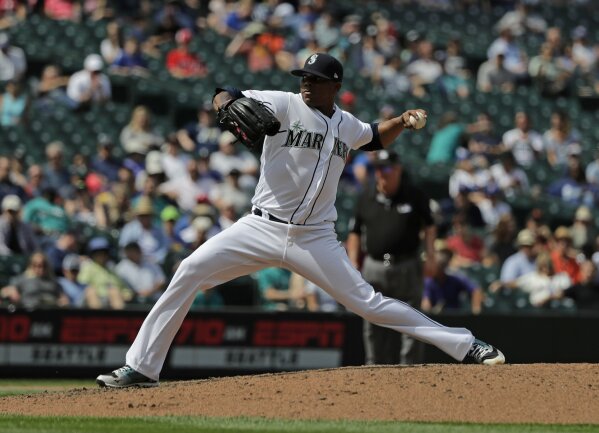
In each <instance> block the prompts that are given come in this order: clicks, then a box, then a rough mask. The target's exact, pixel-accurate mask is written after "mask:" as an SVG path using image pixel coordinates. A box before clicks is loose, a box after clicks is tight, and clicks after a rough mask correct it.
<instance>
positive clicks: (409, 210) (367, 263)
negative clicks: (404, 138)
mask: <svg viewBox="0 0 599 433" xmlns="http://www.w3.org/2000/svg"><path fill="white" fill-rule="evenodd" d="M373 165H374V168H375V172H374V177H375V181H376V182H375V185H374V186H373V187H371V188H369V189H366V190H365V191H364V192H363V193H362V194H361V196H360V197H359V198H358V202H357V206H356V211H355V215H354V218H353V219H352V222H351V224H350V233H349V236H348V239H347V249H348V255H349V258H350V260H351V261H352V262H353V264H354V266H356V268H357V269H360V264H361V263H362V257H363V263H362V266H361V271H362V275H363V276H364V279H365V280H366V281H368V282H369V283H370V284H372V286H373V287H374V288H375V290H377V291H379V292H381V293H382V294H383V295H385V296H388V297H391V298H396V299H399V300H401V301H404V302H406V303H408V304H410V305H411V306H413V307H415V308H419V306H420V300H421V298H422V288H423V284H424V275H423V267H422V261H421V252H422V250H421V245H422V243H423V242H422V240H423V238H424V245H423V246H424V252H425V253H426V255H425V257H426V261H425V263H424V265H425V269H426V271H427V272H431V271H432V270H433V269H434V260H435V254H434V242H435V238H436V236H437V230H436V226H435V224H434V220H433V216H432V213H431V210H430V204H429V199H428V197H427V195H426V194H425V193H424V191H422V190H420V189H419V188H417V187H416V186H415V185H413V184H412V183H411V182H410V179H409V177H408V176H407V175H406V173H405V172H404V170H403V167H402V165H401V162H400V160H399V156H398V155H397V153H395V152H393V151H391V150H381V151H379V152H377V153H376V155H375V158H374V160H373ZM364 254H365V255H364ZM364 345H365V350H366V363H367V364H400V363H401V364H414V363H418V362H421V352H422V345H421V344H420V343H419V342H417V341H415V340H413V339H412V338H409V337H407V336H405V335H401V334H399V333H397V332H395V331H392V330H390V329H387V328H383V327H380V326H375V325H372V324H370V323H368V322H364Z"/></svg>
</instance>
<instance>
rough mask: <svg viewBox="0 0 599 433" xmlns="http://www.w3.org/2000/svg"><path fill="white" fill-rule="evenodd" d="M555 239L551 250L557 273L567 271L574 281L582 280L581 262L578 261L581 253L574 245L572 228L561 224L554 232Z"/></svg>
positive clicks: (552, 261)
mask: <svg viewBox="0 0 599 433" xmlns="http://www.w3.org/2000/svg"><path fill="white" fill-rule="evenodd" d="M553 238H554V240H555V242H554V246H553V249H552V251H551V263H552V264H553V269H554V271H555V273H560V272H565V273H566V274H567V275H568V276H569V277H570V280H571V281H572V283H574V284H576V283H578V282H580V264H579V263H578V261H577V257H576V256H577V255H578V253H579V251H578V250H576V249H575V248H574V247H573V245H572V234H571V233H570V229H569V228H568V227H565V226H559V227H558V228H557V229H555V232H554V233H553Z"/></svg>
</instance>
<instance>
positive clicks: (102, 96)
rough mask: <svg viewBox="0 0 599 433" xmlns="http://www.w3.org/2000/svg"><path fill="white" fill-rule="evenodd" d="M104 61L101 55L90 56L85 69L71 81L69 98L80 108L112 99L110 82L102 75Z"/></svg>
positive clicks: (68, 87)
mask: <svg viewBox="0 0 599 433" xmlns="http://www.w3.org/2000/svg"><path fill="white" fill-rule="evenodd" d="M103 67H104V61H103V60H102V57H101V56H100V55H99V54H90V55H88V56H87V57H86V58H85V61H84V62H83V69H82V70H81V71H79V72H75V73H74V74H73V75H72V76H71V78H70V79H69V84H68V86H67V96H68V97H69V98H71V100H73V102H74V103H75V104H76V105H77V107H78V108H86V107H89V106H90V105H93V104H102V103H104V102H106V101H108V100H110V99H111V97H112V89H111V87H110V80H109V79H108V77H107V76H106V75H105V74H103V73H102V68H103Z"/></svg>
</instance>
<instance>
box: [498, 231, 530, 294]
mask: <svg viewBox="0 0 599 433" xmlns="http://www.w3.org/2000/svg"><path fill="white" fill-rule="evenodd" d="M516 246H517V247H518V252H517V253H514V254H512V255H511V256H509V257H508V258H507V259H506V260H505V262H504V263H503V266H502V267H501V273H500V276H499V282H497V283H494V284H495V286H496V289H498V288H500V287H501V286H502V285H503V284H509V283H513V282H514V281H516V280H517V279H518V278H519V277H521V276H522V275H526V274H528V273H529V272H533V271H534V270H535V269H536V264H535V260H536V258H537V248H536V239H535V235H534V233H533V232H532V231H530V230H528V229H523V230H521V231H520V232H519V233H518V236H517V237H516Z"/></svg>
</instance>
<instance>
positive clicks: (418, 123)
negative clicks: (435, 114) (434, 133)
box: [410, 111, 426, 129]
mask: <svg viewBox="0 0 599 433" xmlns="http://www.w3.org/2000/svg"><path fill="white" fill-rule="evenodd" d="M417 116H418V117H414V116H410V123H411V124H412V127H413V128H414V129H421V128H424V125H426V116H425V115H424V114H422V113H421V112H420V111H418V112H417Z"/></svg>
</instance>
